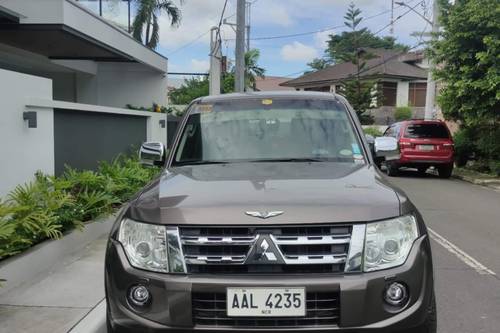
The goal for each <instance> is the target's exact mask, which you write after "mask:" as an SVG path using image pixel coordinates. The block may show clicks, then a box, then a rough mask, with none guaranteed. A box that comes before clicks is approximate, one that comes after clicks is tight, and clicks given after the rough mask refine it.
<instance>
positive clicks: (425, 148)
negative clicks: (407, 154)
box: [418, 145, 434, 151]
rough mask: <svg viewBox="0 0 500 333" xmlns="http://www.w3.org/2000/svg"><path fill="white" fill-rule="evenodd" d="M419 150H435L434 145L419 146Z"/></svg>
mask: <svg viewBox="0 0 500 333" xmlns="http://www.w3.org/2000/svg"><path fill="white" fill-rule="evenodd" d="M418 150H426V151H429V150H434V145H418Z"/></svg>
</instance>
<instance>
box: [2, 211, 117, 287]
mask: <svg viewBox="0 0 500 333" xmlns="http://www.w3.org/2000/svg"><path fill="white" fill-rule="evenodd" d="M115 218H116V217H115V215H111V216H109V217H107V218H103V219H99V220H96V221H94V222H91V223H88V224H85V227H84V229H83V230H82V231H80V230H73V231H71V232H70V233H68V234H67V235H65V236H64V237H63V238H61V239H57V240H48V241H44V242H42V243H40V244H37V245H35V246H34V247H32V248H31V249H29V250H27V251H26V252H23V253H21V254H19V255H16V256H14V257H12V258H8V259H6V260H4V261H3V262H2V263H1V264H0V278H1V279H5V280H6V282H3V283H2V287H0V295H3V294H5V293H7V292H9V291H10V290H12V289H13V288H15V287H17V286H19V285H21V284H23V283H25V282H28V281H30V280H32V279H34V278H35V277H36V276H38V275H41V274H45V273H47V272H50V271H51V270H53V269H55V268H56V267H58V266H59V265H61V264H64V262H65V261H67V260H68V259H69V258H70V257H71V256H72V255H74V254H75V253H77V252H79V251H81V250H82V249H84V248H85V247H86V246H87V245H88V244H90V243H91V242H93V241H94V240H96V239H98V238H100V237H102V236H104V235H106V234H107V233H109V231H110V229H111V226H112V225H113V222H114V220H115Z"/></svg>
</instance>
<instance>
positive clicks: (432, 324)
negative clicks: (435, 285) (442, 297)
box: [419, 295, 437, 333]
mask: <svg viewBox="0 0 500 333" xmlns="http://www.w3.org/2000/svg"><path fill="white" fill-rule="evenodd" d="M419 332H420V333H436V332H437V309H436V297H435V296H434V295H432V300H431V304H430V305H429V313H428V314H427V319H426V320H425V323H424V324H423V325H422V327H421V329H420V330H419Z"/></svg>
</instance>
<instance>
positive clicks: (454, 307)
mask: <svg viewBox="0 0 500 333" xmlns="http://www.w3.org/2000/svg"><path fill="white" fill-rule="evenodd" d="M389 179H390V181H391V182H392V183H393V184H395V185H397V186H399V187H400V188H402V189H403V190H404V191H405V192H406V194H407V195H408V196H409V197H410V199H411V200H412V201H413V203H414V204H415V205H416V206H417V208H418V209H419V210H420V212H421V213H422V215H423V216H424V219H425V222H426V224H427V226H428V227H429V228H430V229H431V230H432V231H434V233H431V236H433V237H431V239H433V240H432V241H431V244H432V251H433V258H434V276H435V280H436V282H435V284H436V297H437V305H438V332H439V333H479V332H488V333H498V332H500V191H495V190H493V189H491V188H486V187H482V186H477V185H472V184H469V183H466V182H463V181H460V180H453V179H449V180H448V179H439V178H438V177H436V176H433V175H430V174H427V175H426V176H425V177H419V176H417V175H416V173H414V172H411V171H407V172H404V173H403V174H402V175H401V176H400V177H397V178H389ZM450 243H451V244H450Z"/></svg>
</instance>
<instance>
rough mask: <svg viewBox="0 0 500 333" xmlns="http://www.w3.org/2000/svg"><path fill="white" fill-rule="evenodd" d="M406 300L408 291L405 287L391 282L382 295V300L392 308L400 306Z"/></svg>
mask: <svg viewBox="0 0 500 333" xmlns="http://www.w3.org/2000/svg"><path fill="white" fill-rule="evenodd" d="M407 299H408V290H407V288H406V286H405V285H403V284H401V283H399V282H393V283H391V284H390V285H388V286H387V288H386V289H385V293H384V300H385V301H386V302H387V303H388V304H390V305H393V306H401V305H403V304H404V303H405V302H406V300H407Z"/></svg>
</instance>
